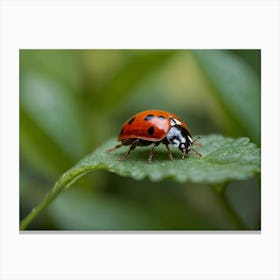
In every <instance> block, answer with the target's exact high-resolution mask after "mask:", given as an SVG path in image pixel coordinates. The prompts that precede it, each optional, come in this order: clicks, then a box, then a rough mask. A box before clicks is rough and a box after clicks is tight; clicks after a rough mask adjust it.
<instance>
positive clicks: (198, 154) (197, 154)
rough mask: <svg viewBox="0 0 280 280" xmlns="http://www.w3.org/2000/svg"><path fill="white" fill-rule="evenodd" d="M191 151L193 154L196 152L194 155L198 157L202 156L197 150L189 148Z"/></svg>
mask: <svg viewBox="0 0 280 280" xmlns="http://www.w3.org/2000/svg"><path fill="white" fill-rule="evenodd" d="M191 150H192V151H193V152H195V154H196V156H198V157H202V155H201V154H200V153H199V152H198V151H196V150H195V149H191Z"/></svg>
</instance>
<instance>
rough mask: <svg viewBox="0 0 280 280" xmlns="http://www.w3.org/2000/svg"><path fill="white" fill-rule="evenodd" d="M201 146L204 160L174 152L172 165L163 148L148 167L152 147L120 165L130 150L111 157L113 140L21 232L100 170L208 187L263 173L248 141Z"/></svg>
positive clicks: (216, 138)
mask: <svg viewBox="0 0 280 280" xmlns="http://www.w3.org/2000/svg"><path fill="white" fill-rule="evenodd" d="M199 142H200V143H201V144H202V147H198V148H196V150H197V151H199V152H200V153H201V154H202V157H201V158H198V157H197V156H196V155H195V154H193V153H191V154H189V155H188V157H187V158H186V159H185V160H181V159H180V153H179V152H178V151H177V150H173V149H172V152H173V156H174V158H175V159H174V160H173V161H170V160H169V159H168V155H167V152H166V150H165V147H164V146H163V145H160V146H159V147H156V152H155V156H154V159H153V163H152V164H147V157H148V153H149V150H150V147H138V148H137V149H136V150H135V151H134V152H133V153H132V154H131V155H130V157H129V158H128V159H127V160H126V161H122V162H120V161H119V158H120V157H121V155H123V154H124V153H125V151H126V150H127V148H128V147H122V148H120V149H118V150H115V151H114V152H111V153H107V152H106V150H107V149H109V148H112V147H114V145H115V144H116V140H115V139H111V140H109V141H107V142H106V143H105V144H103V145H102V146H101V147H99V148H98V149H97V150H96V151H94V152H93V153H91V154H90V155H88V156H87V157H85V158H84V159H82V160H81V161H80V162H79V163H77V164H76V165H75V166H74V167H73V168H71V169H70V170H68V171H67V172H66V173H64V174H63V175H62V176H61V177H60V179H59V180H58V181H57V182H56V184H55V185H54V187H53V189H52V190H51V192H50V193H49V194H48V195H47V196H46V197H45V198H44V199H43V200H42V202H41V203H40V204H39V205H38V207H37V208H35V210H33V212H31V213H30V215H28V216H27V217H26V218H25V219H24V220H23V221H22V223H21V229H24V228H25V227H26V226H27V225H28V224H29V223H30V222H31V221H32V220H33V219H34V218H35V217H36V216H37V215H38V213H39V212H41V211H42V210H43V209H44V208H45V207H46V206H47V205H48V204H49V203H50V202H51V201H52V200H53V199H54V198H55V197H56V196H57V195H58V194H59V193H60V192H61V191H62V190H64V189H65V188H67V187H69V186H70V185H71V184H73V182H75V181H76V180H77V179H78V178H79V177H80V176H82V175H84V174H85V173H87V172H89V171H93V170H97V169H105V170H108V171H110V172H114V173H117V174H118V175H120V176H127V177H131V178H133V179H136V180H141V179H144V178H145V177H147V178H149V179H150V180H151V181H160V180H164V179H172V180H174V181H176V182H180V183H182V182H185V183H186V182H191V183H206V184H220V183H223V182H227V181H229V180H243V179H247V178H250V177H252V176H254V174H256V173H259V172H260V149H259V148H258V147H257V146H256V145H255V144H253V143H251V142H250V141H249V139H248V138H238V139H233V138H227V137H223V136H221V135H208V136H203V137H202V139H200V140H199Z"/></svg>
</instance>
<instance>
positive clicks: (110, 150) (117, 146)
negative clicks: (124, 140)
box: [106, 144, 123, 153]
mask: <svg viewBox="0 0 280 280" xmlns="http://www.w3.org/2000/svg"><path fill="white" fill-rule="evenodd" d="M122 145H123V144H118V145H116V146H115V147H114V148H111V149H108V150H106V152H107V153H110V152H113V151H114V150H116V149H118V148H120V147H121V146H122Z"/></svg>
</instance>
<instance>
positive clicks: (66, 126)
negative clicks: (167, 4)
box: [20, 50, 261, 230]
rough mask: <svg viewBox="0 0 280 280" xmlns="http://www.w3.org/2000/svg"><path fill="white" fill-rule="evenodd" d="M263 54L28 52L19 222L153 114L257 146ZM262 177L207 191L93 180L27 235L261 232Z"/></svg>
mask: <svg viewBox="0 0 280 280" xmlns="http://www.w3.org/2000/svg"><path fill="white" fill-rule="evenodd" d="M260 55H261V54H260V51H259V50H234V51H233V50H227V51H224V50H196V51H191V50H160V51H159V50H21V51H20V216H21V218H23V217H24V216H26V215H27V213H28V212H29V211H30V210H31V209H32V208H33V207H34V206H35V205H36V204H37V203H38V202H39V201H40V200H41V199H42V198H43V196H44V195H45V193H46V192H47V191H48V190H49V189H50V188H51V186H52V185H53V183H54V182H55V181H56V180H57V179H58V177H59V176H60V175H61V174H62V173H63V172H65V171H66V170H67V169H69V168H70V167H72V166H73V165H74V164H75V163H76V162H77V161H78V160H79V159H80V158H82V157H83V156H85V155H86V154H88V153H90V152H91V151H92V150H94V149H95V148H96V147H98V146H99V145H100V144H101V143H103V142H104V141H105V140H107V139H108V138H111V137H114V136H117V135H118V133H119V130H120V127H121V125H122V123H123V122H124V121H125V120H126V119H127V118H128V117H129V116H131V115H132V114H134V113H136V112H138V111H142V110H146V109H151V108H154V109H163V110H167V111H170V112H173V113H175V114H177V115H179V116H180V117H181V118H182V119H184V120H186V122H187V124H188V125H189V127H190V128H191V131H192V133H193V134H194V135H196V134H200V135H201V134H208V133H220V134H224V135H226V136H231V137H241V136H242V137H248V138H250V140H251V142H254V143H256V144H257V145H260ZM259 183H260V178H251V179H249V180H243V181H231V182H229V183H228V185H227V187H226V188H225V190H224V192H223V193H222V194H220V193H218V192H217V191H216V190H215V189H214V188H213V187H211V186H209V185H206V184H178V183H175V182H173V181H170V180H165V181H161V182H158V183H154V182H150V181H148V180H146V179H145V180H142V181H135V180H132V179H129V178H124V177H119V176H117V175H115V174H112V173H109V172H106V171H96V172H93V173H89V174H88V175H86V176H85V177H83V178H81V179H80V180H78V181H76V182H75V183H74V185H73V187H72V188H70V189H69V190H67V191H66V192H64V193H61V194H60V196H59V197H58V199H56V200H55V201H54V202H53V204H51V205H50V206H49V207H48V208H47V209H46V211H44V212H43V213H42V214H41V215H40V216H39V217H38V218H37V219H35V220H34V222H33V223H32V224H31V225H30V226H29V229H66V230H71V229H75V230H83V229H86V230H95V229H103V230H105V229H110V230H118V229H166V230H172V229H194V230H195V229H259V228H260V184H259Z"/></svg>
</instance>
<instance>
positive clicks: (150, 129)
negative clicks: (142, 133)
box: [148, 126, 155, 135]
mask: <svg viewBox="0 0 280 280" xmlns="http://www.w3.org/2000/svg"><path fill="white" fill-rule="evenodd" d="M154 132H155V129H154V127H153V126H151V127H149V129H148V133H149V134H150V135H153V134H154Z"/></svg>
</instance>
